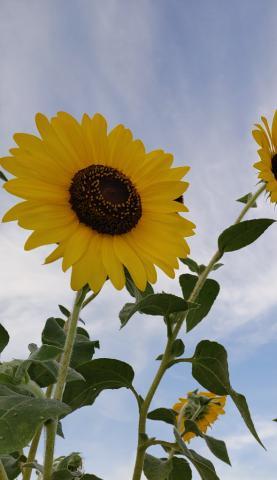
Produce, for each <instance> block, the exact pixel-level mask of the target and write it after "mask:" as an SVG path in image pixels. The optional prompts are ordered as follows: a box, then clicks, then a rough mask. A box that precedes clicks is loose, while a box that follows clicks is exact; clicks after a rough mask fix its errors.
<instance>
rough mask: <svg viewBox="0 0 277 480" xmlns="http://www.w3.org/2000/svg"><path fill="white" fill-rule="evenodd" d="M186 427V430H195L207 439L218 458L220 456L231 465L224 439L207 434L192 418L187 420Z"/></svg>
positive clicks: (198, 434)
mask: <svg viewBox="0 0 277 480" xmlns="http://www.w3.org/2000/svg"><path fill="white" fill-rule="evenodd" d="M185 429H186V432H194V433H195V434H196V435H197V436H199V437H202V438H203V439H204V440H205V442H206V444H207V446H208V448H209V449H210V451H211V452H212V453H213V454H214V455H215V456H216V457H217V458H219V459H220V460H221V461H222V462H225V463H227V464H228V465H231V462H230V459H229V455H228V452H227V448H226V445H225V443H224V442H223V441H222V440H218V439H217V438H214V437H210V436H209V435H205V434H204V433H203V432H201V430H200V429H199V428H198V425H197V424H196V423H195V422H193V421H192V420H186V421H185Z"/></svg>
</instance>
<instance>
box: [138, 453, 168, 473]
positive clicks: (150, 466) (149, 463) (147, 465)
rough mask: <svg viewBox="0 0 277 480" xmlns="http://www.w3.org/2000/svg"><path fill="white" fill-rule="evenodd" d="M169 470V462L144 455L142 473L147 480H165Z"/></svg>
mask: <svg viewBox="0 0 277 480" xmlns="http://www.w3.org/2000/svg"><path fill="white" fill-rule="evenodd" d="M171 470H172V464H171V462H169V461H167V460H162V459H160V458H156V457H153V455H149V454H148V453H146V454H145V458H144V465H143V472H144V475H145V476H146V478H147V480H167V479H168V475H169V473H170V472H171Z"/></svg>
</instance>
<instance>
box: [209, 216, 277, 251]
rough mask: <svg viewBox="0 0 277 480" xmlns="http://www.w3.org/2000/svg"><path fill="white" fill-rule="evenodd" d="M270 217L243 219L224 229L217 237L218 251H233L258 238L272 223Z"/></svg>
mask: <svg viewBox="0 0 277 480" xmlns="http://www.w3.org/2000/svg"><path fill="white" fill-rule="evenodd" d="M274 222H275V220H272V219H270V218H259V219H254V220H245V221H244V222H240V223H237V224H235V225H232V226H231V227H229V228H227V229H226V230H224V231H223V232H222V233H221V235H220V236H219V238H218V248H219V251H220V252H222V253H224V252H233V251H235V250H239V249H240V248H243V247H246V246H247V245H250V244H251V243H253V242H254V241H255V240H257V238H259V237H260V236H261V235H262V234H263V233H264V231H265V230H266V229H267V228H268V227H270V225H272V223H274Z"/></svg>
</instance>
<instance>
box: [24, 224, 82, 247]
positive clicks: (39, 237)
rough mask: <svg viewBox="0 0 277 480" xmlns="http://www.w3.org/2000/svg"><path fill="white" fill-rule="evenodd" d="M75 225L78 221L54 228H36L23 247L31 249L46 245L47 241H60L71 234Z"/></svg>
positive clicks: (76, 225)
mask: <svg viewBox="0 0 277 480" xmlns="http://www.w3.org/2000/svg"><path fill="white" fill-rule="evenodd" d="M77 227H78V223H77V222H72V223H70V224H69V225H66V226H63V227H60V228H54V229H53V230H45V229H44V230H37V231H35V232H33V233H32V234H31V235H30V236H29V238H28V239H27V241H26V243H25V245H24V249H25V250H32V249H33V248H37V247H41V246H42V245H48V244H49V243H60V242H61V241H62V240H65V239H66V238H67V237H69V236H70V235H72V234H73V232H74V231H75V230H76V228H77Z"/></svg>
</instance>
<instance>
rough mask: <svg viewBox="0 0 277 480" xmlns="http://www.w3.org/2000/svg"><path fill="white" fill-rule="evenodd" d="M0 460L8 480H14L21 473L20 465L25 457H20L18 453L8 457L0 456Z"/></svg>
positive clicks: (24, 460)
mask: <svg viewBox="0 0 277 480" xmlns="http://www.w3.org/2000/svg"><path fill="white" fill-rule="evenodd" d="M0 460H1V461H2V463H3V465H4V469H5V470H6V474H7V476H8V479H9V480H14V479H15V478H16V477H18V475H20V473H21V468H20V465H21V463H22V462H26V457H25V455H21V454H20V453H19V452H15V453H12V454H10V455H8V454H7V455H0Z"/></svg>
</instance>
